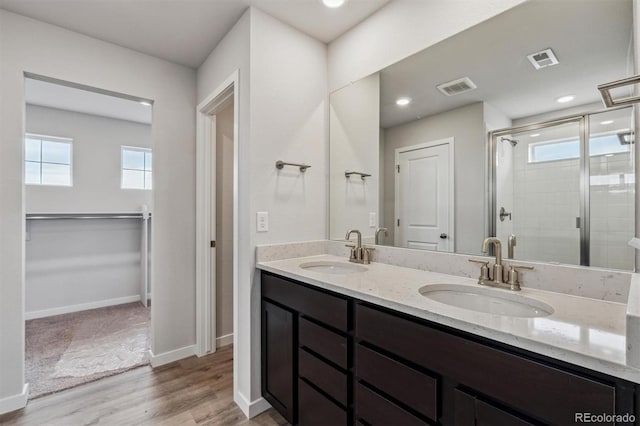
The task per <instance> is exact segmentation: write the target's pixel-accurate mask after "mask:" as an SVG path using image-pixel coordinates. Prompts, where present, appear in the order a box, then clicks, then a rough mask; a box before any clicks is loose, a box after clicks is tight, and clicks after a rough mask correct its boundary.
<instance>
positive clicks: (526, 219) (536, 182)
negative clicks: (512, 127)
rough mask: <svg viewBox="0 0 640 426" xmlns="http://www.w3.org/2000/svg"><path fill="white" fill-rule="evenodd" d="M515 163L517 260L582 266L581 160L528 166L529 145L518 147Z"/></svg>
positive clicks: (514, 224) (524, 144) (514, 190)
mask: <svg viewBox="0 0 640 426" xmlns="http://www.w3.org/2000/svg"><path fill="white" fill-rule="evenodd" d="M513 160H514V161H513V163H514V164H513V169H514V182H513V198H514V208H513V231H514V233H515V234H516V236H517V238H518V244H517V246H516V250H515V257H516V258H518V259H531V260H541V261H557V262H560V263H570V264H579V263H580V230H579V229H578V228H576V217H578V216H580V163H579V160H577V159H576V160H560V161H553V162H544V163H529V162H528V145H527V144H526V143H519V144H518V145H517V146H516V147H515V149H514V159H513Z"/></svg>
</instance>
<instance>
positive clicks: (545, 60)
mask: <svg viewBox="0 0 640 426" xmlns="http://www.w3.org/2000/svg"><path fill="white" fill-rule="evenodd" d="M527 59H529V62H531V65H533V67H534V68H535V69H537V70H540V69H542V68H546V67H551V66H554V65H558V64H559V63H560V62H559V61H558V58H556V55H555V53H553V50H551V49H545V50H541V51H540V52H536V53H532V54H531V55H527Z"/></svg>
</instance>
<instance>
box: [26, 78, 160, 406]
mask: <svg viewBox="0 0 640 426" xmlns="http://www.w3.org/2000/svg"><path fill="white" fill-rule="evenodd" d="M25 101H26V105H25V111H26V120H25V130H26V133H25V135H24V170H25V173H24V188H25V190H24V192H25V204H26V217H25V221H26V242H25V248H26V253H25V319H26V321H25V339H26V342H25V370H26V379H27V382H28V383H29V384H30V398H35V397H39V396H43V395H46V394H49V393H53V392H58V391H60V390H64V389H67V388H70V387H74V386H77V385H81V384H84V383H88V382H90V381H95V380H97V379H100V378H103V377H106V376H111V375H114V374H118V373H121V372H124V371H127V370H130V369H132V368H136V367H139V366H143V365H147V364H148V363H149V355H148V352H149V344H150V338H151V336H150V334H151V330H150V323H151V312H150V308H149V304H150V300H151V297H152V292H151V280H150V274H149V268H150V262H151V255H152V253H151V250H150V247H151V245H150V239H151V237H152V236H151V220H152V219H151V215H152V211H153V147H152V142H151V126H152V123H151V121H152V102H151V101H149V100H142V99H139V100H133V99H130V98H127V97H121V96H114V94H107V93H104V92H102V91H100V90H97V89H93V88H88V87H84V86H79V85H75V84H73V83H69V82H63V81H58V80H53V79H49V78H46V77H40V76H32V75H30V76H27V78H26V79H25Z"/></svg>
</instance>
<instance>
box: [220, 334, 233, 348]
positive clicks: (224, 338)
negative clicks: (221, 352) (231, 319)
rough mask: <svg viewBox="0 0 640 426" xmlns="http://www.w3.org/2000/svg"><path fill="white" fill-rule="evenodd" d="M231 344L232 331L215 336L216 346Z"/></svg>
mask: <svg viewBox="0 0 640 426" xmlns="http://www.w3.org/2000/svg"><path fill="white" fill-rule="evenodd" d="M231 344H233V333H229V334H225V335H224V336H220V337H217V338H216V348H221V347H223V346H227V345H231Z"/></svg>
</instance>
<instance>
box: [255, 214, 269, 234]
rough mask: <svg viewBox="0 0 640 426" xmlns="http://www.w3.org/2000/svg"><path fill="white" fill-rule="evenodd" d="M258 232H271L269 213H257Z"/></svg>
mask: <svg viewBox="0 0 640 426" xmlns="http://www.w3.org/2000/svg"><path fill="white" fill-rule="evenodd" d="M256 231H257V232H267V231H269V212H257V213H256Z"/></svg>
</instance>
